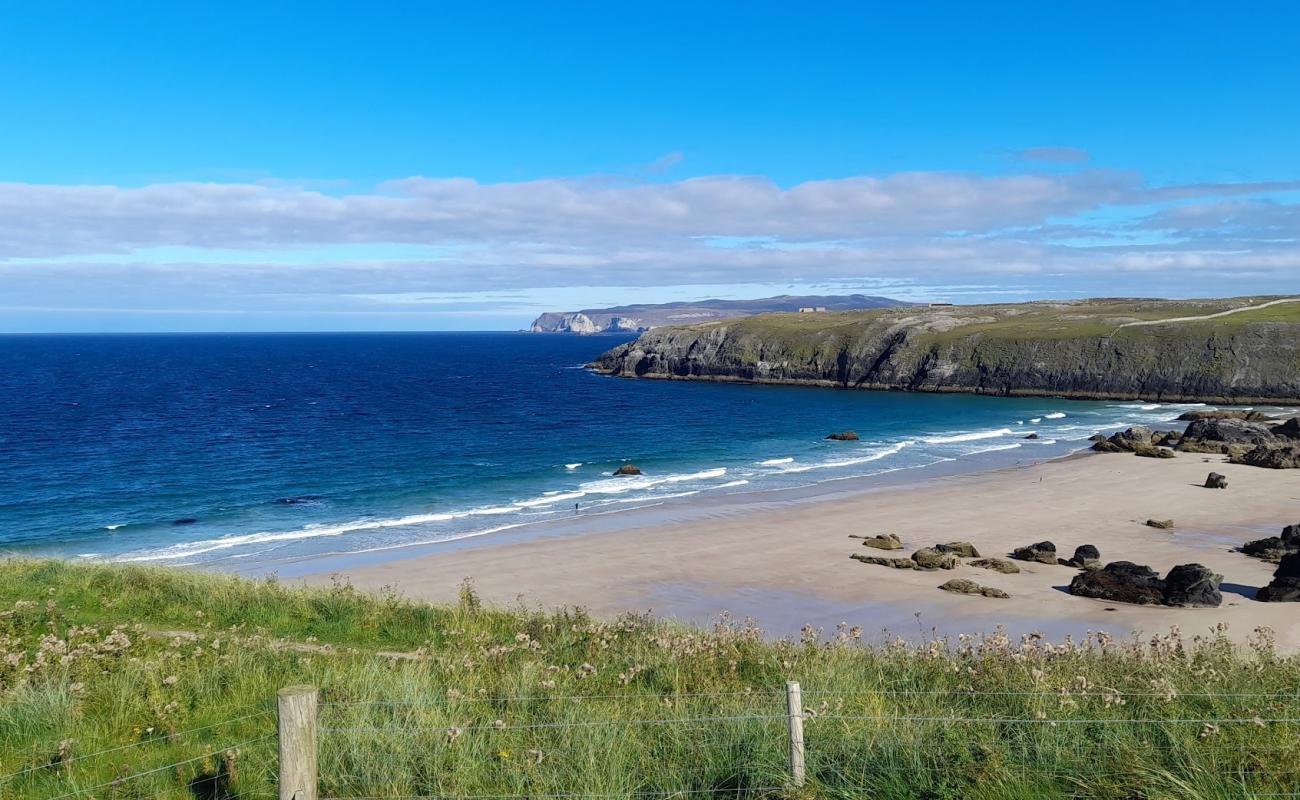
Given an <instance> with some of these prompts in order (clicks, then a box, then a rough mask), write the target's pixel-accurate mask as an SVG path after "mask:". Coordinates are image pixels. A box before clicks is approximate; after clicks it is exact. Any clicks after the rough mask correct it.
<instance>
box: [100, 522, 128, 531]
mask: <svg viewBox="0 0 1300 800" xmlns="http://www.w3.org/2000/svg"><path fill="white" fill-rule="evenodd" d="M124 524H125V523H121V522H119V523H118V524H116V525H105V526H104V530H106V531H115V530H117V529H118V528H120V527H122V525H124Z"/></svg>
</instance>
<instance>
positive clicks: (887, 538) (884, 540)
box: [862, 533, 903, 550]
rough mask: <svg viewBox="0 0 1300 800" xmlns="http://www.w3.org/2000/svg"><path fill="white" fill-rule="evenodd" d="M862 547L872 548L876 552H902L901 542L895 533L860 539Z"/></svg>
mask: <svg viewBox="0 0 1300 800" xmlns="http://www.w3.org/2000/svg"><path fill="white" fill-rule="evenodd" d="M862 546H863V547H874V548H876V549H877V550H902V549H903V541H902V540H901V539H899V538H898V534H896V533H882V534H879V535H877V536H864V537H862Z"/></svg>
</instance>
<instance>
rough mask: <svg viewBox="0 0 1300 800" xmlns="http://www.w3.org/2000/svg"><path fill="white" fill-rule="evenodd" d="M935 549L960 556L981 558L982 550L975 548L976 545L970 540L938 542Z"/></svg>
mask: <svg viewBox="0 0 1300 800" xmlns="http://www.w3.org/2000/svg"><path fill="white" fill-rule="evenodd" d="M934 549H935V550H938V551H939V552H940V553H952V554H953V555H955V556H957V557H958V558H979V557H980V551H978V550H976V549H975V545H973V544H971V543H970V542H948V543H946V544H936V545H935V546H934Z"/></svg>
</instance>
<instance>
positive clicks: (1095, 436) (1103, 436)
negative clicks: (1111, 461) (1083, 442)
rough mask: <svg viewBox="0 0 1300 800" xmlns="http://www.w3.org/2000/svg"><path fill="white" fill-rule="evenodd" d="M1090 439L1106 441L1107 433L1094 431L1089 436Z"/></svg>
mask: <svg viewBox="0 0 1300 800" xmlns="http://www.w3.org/2000/svg"><path fill="white" fill-rule="evenodd" d="M1088 441H1090V442H1104V441H1106V434H1104V433H1094V434H1093V435H1091V436H1089V437H1088Z"/></svg>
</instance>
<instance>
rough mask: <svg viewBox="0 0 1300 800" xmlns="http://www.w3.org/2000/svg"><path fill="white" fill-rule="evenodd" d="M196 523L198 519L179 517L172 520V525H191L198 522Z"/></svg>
mask: <svg viewBox="0 0 1300 800" xmlns="http://www.w3.org/2000/svg"><path fill="white" fill-rule="evenodd" d="M198 521H199V518H198V517H181V518H180V519H174V520H172V524H173V525H193V524H194V523H196V522H198Z"/></svg>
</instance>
